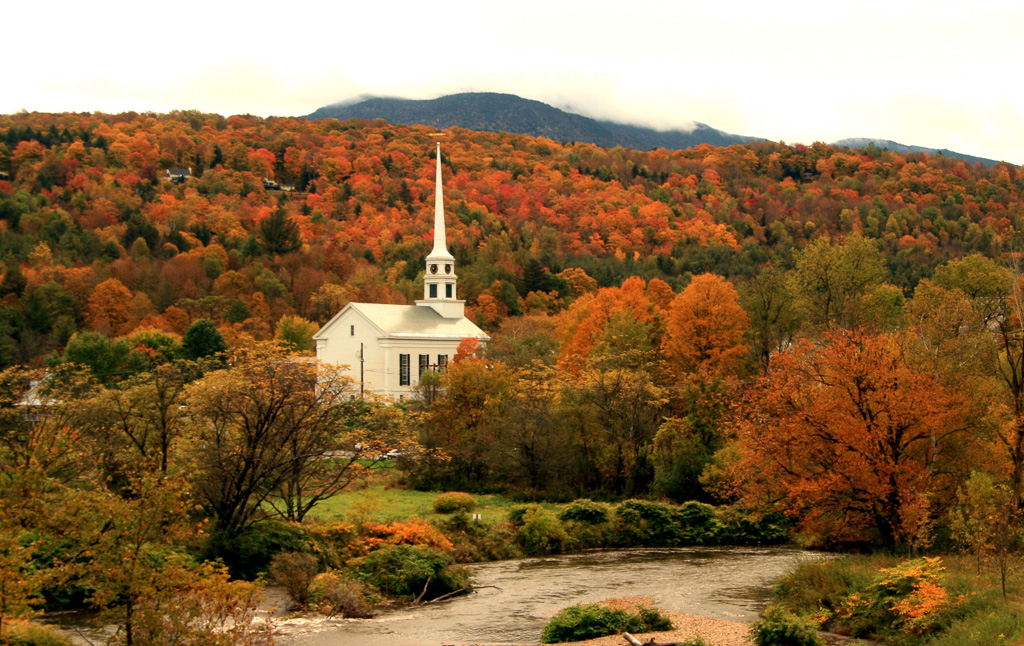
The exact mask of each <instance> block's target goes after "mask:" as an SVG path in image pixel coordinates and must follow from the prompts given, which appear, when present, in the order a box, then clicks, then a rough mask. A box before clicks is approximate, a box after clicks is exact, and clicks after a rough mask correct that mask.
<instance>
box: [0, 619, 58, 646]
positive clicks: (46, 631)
mask: <svg viewBox="0 0 1024 646" xmlns="http://www.w3.org/2000/svg"><path fill="white" fill-rule="evenodd" d="M71 643H72V642H71V640H70V639H69V638H67V637H65V636H64V635H62V634H60V633H58V632H57V631H55V630H53V629H52V628H48V627H46V626H40V625H39V624H32V623H29V622H27V621H23V620H10V619H5V620H4V622H3V637H2V638H0V645H2V646H71Z"/></svg>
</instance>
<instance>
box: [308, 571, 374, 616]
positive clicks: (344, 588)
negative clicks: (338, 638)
mask: <svg viewBox="0 0 1024 646" xmlns="http://www.w3.org/2000/svg"><path fill="white" fill-rule="evenodd" d="M365 597H366V593H365V592H364V590H363V586H361V585H360V584H359V582H358V581H353V580H352V579H348V578H345V577H342V576H340V575H338V574H337V573H336V572H324V573H322V574H318V575H317V576H316V578H315V579H313V581H312V583H311V584H310V586H309V604H310V605H311V606H312V607H314V608H316V609H317V610H318V611H319V612H320V613H322V614H325V615H327V616H328V617H335V616H339V615H340V616H341V617H350V618H354V619H368V618H370V617H372V616H373V615H374V612H373V608H371V607H370V604H369V603H367V602H366V600H365Z"/></svg>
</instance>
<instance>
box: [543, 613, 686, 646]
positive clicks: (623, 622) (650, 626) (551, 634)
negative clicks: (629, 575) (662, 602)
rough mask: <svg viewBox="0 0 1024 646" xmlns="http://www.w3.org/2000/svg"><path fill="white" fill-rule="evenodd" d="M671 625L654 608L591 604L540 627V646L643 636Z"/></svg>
mask: <svg viewBox="0 0 1024 646" xmlns="http://www.w3.org/2000/svg"><path fill="white" fill-rule="evenodd" d="M672 629H673V626H672V622H671V621H669V620H668V618H666V617H665V616H664V615H662V614H661V613H660V612H658V610H657V609H655V608H650V607H646V606H641V607H639V608H637V609H636V610H635V611H633V612H629V611H627V610H619V609H614V610H613V609H611V608H607V607H605V606H602V605H599V604H596V603H592V604H586V605H582V604H581V605H576V606H570V607H568V608H566V609H565V610H563V611H561V612H560V613H558V614H557V615H555V616H554V617H552V618H551V621H549V622H548V623H547V625H546V626H544V632H543V633H542V634H541V643H544V644H554V643H557V642H574V641H582V640H584V639H594V638H596V637H604V636H605V635H617V634H619V633H623V632H630V633H645V632H653V631H661V630H672Z"/></svg>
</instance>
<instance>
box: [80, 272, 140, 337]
mask: <svg viewBox="0 0 1024 646" xmlns="http://www.w3.org/2000/svg"><path fill="white" fill-rule="evenodd" d="M131 304H132V292H131V290H130V289H128V288H127V287H125V286H124V284H123V283H122V282H121V281H119V280H118V279H116V278H108V279H107V280H105V281H103V282H102V283H100V284H99V285H97V286H96V290H95V291H94V292H93V293H92V295H91V296H89V301H88V302H87V303H86V306H85V307H86V314H85V316H86V320H87V321H88V322H89V327H90V328H92V329H93V330H96V331H97V332H101V333H103V334H106V335H107V336H115V335H118V334H124V333H126V332H128V331H129V330H127V329H126V328H127V326H128V323H129V321H130V319H131V312H130V309H129V308H130V307H131Z"/></svg>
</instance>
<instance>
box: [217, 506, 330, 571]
mask: <svg viewBox="0 0 1024 646" xmlns="http://www.w3.org/2000/svg"><path fill="white" fill-rule="evenodd" d="M311 550H312V546H311V544H310V539H309V535H308V534H307V532H306V530H305V529H304V528H303V527H302V526H301V525H298V524H296V523H285V522H281V521H274V520H267V521H263V522H260V523H256V524H255V525H252V526H250V527H247V528H246V529H244V530H243V531H242V532H240V533H239V534H236V535H234V536H228V535H226V534H223V533H214V534H213V535H212V536H211V537H210V542H209V543H208V544H207V545H206V549H205V554H204V555H203V556H204V557H205V559H206V560H211V561H212V560H217V559H220V560H221V561H222V562H223V563H224V565H226V566H227V567H228V571H229V572H230V573H231V578H233V579H244V580H246V581H252V580H253V579H255V578H256V577H257V576H259V575H260V574H264V573H266V571H267V568H268V567H269V566H270V560H271V559H272V558H274V556H275V555H276V554H279V553H281V552H309V551H311Z"/></svg>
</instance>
